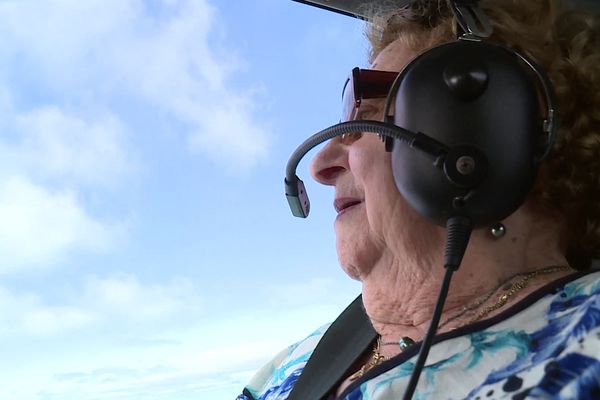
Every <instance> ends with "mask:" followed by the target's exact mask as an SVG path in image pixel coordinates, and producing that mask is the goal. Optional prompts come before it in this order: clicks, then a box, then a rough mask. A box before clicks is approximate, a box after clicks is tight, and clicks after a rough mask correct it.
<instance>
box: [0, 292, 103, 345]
mask: <svg viewBox="0 0 600 400" xmlns="http://www.w3.org/2000/svg"><path fill="white" fill-rule="evenodd" d="M94 319H95V317H94V315H93V314H92V313H90V312H86V311H85V310H82V309H81V308H79V307H77V306H65V305H62V306H53V305H48V304H44V303H43V301H42V299H40V298H39V296H38V295H37V294H34V293H14V292H11V291H9V290H8V289H5V288H2V287H0V335H1V336H10V335H15V334H16V335H26V336H33V337H36V336H49V335H57V334H61V333H64V332H66V331H72V330H74V329H78V328H81V327H83V326H86V325H88V324H89V323H91V322H93V321H94Z"/></svg>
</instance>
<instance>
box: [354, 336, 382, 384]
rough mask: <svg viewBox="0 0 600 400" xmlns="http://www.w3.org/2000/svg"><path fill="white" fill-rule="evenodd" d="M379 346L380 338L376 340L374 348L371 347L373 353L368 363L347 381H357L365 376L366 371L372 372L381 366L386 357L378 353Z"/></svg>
mask: <svg viewBox="0 0 600 400" xmlns="http://www.w3.org/2000/svg"><path fill="white" fill-rule="evenodd" d="M380 346H381V336H379V337H378V338H377V344H376V345H375V347H373V353H372V354H371V358H370V359H369V362H367V363H366V364H364V365H363V366H362V367H360V369H359V370H358V371H356V372H355V373H353V374H352V375H350V376H349V377H348V379H350V381H355V380H357V379H358V378H360V377H362V376H363V375H364V374H366V373H367V371H370V370H372V369H373V368H375V367H376V366H378V365H379V364H381V363H382V362H384V361H385V360H386V357H385V356H384V355H382V354H381V353H380V352H379V348H380Z"/></svg>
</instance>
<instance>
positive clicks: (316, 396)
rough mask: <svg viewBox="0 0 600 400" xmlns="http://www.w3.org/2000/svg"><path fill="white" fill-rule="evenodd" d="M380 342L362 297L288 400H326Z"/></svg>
mask: <svg viewBox="0 0 600 400" xmlns="http://www.w3.org/2000/svg"><path fill="white" fill-rule="evenodd" d="M376 338H377V333H376V332H375V330H374V329H373V326H372V325H371V321H370V320H369V318H368V317H367V314H366V313H365V310H364V306H363V302H362V296H358V297H357V298H356V299H355V300H354V301H353V302H352V303H351V304H350V305H349V306H348V307H347V308H346V309H345V310H344V311H343V312H342V313H341V314H340V316H339V317H337V319H336V320H335V321H334V322H333V323H332V324H331V326H330V327H329V328H328V329H327V331H326V332H325V334H324V335H323V337H322V338H321V340H320V341H319V343H318V344H317V347H316V348H315V350H314V352H313V353H312V355H311V356H310V358H309V359H308V362H307V363H306V366H305V367H304V369H303V370H302V374H301V375H300V377H299V378H298V380H297V381H296V384H295V385H294V389H293V390H292V392H291V393H290V395H289V397H288V400H324V399H326V396H327V394H328V393H329V392H330V391H331V389H333V388H334V387H335V386H336V385H338V384H339V382H340V381H341V379H342V378H343V377H344V376H345V375H346V374H347V372H348V369H349V368H350V367H351V366H352V365H353V364H354V363H355V362H356V361H357V360H358V358H359V357H360V356H361V355H362V354H363V353H364V351H365V350H366V349H367V348H368V347H369V345H370V344H371V343H373V341H374V340H375V339H376Z"/></svg>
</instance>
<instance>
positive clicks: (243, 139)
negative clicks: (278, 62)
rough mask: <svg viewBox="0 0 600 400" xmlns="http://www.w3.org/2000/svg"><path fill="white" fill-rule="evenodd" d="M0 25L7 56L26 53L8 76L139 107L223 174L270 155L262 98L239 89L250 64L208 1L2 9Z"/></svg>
mask: <svg viewBox="0 0 600 400" xmlns="http://www.w3.org/2000/svg"><path fill="white" fill-rule="evenodd" d="M156 9H160V13H159V12H157V10H156ZM158 14H160V18H158V17H157V15H158ZM23 21H27V23H23ZM0 25H1V26H3V35H2V37H1V38H0V57H2V58H8V59H9V60H10V59H11V57H14V56H15V55H16V54H19V58H18V59H19V63H18V64H16V63H13V64H12V67H9V68H20V69H23V70H25V71H28V70H34V72H35V74H36V76H37V77H39V78H38V79H37V80H36V83H38V84H40V85H42V86H43V88H44V89H46V90H49V91H52V92H53V94H54V95H57V94H58V95H60V96H64V97H67V98H71V99H74V100H75V101H77V100H81V99H83V100H84V101H92V102H93V101H95V102H99V101H103V100H106V101H112V100H114V98H118V97H121V96H128V98H131V99H136V101H141V102H142V103H145V104H146V105H147V106H149V109H148V113H156V112H158V113H161V114H163V115H164V116H165V117H166V118H174V119H175V120H176V121H178V123H179V124H180V126H182V127H184V129H185V131H186V136H187V138H188V142H189V143H190V145H191V146H190V148H191V149H192V150H194V151H199V152H201V153H202V154H204V155H206V156H207V157H209V158H211V159H213V160H216V161H217V162H219V163H222V164H224V165H231V164H233V165H241V166H244V167H249V166H252V165H254V164H255V163H257V162H259V161H260V160H261V159H263V158H264V157H265V156H266V154H267V151H268V148H269V143H270V139H269V138H270V135H269V133H268V132H267V129H266V127H265V124H264V123H261V122H259V121H258V119H257V117H256V115H255V113H256V112H257V111H260V110H259V109H258V108H257V104H260V103H261V102H260V101H258V99H259V92H257V91H256V88H248V89H247V90H240V89H239V88H236V87H234V85H233V83H232V77H233V73H234V72H239V71H240V70H241V69H242V68H243V67H244V66H243V62H242V61H240V60H239V58H238V57H237V56H236V55H235V54H234V51H232V50H229V49H224V48H223V47H222V40H221V38H222V35H221V32H220V31H219V30H220V29H222V28H221V27H220V26H219V22H218V15H217V13H216V11H215V9H214V8H213V7H211V6H210V5H209V4H208V2H207V1H204V0H173V1H162V2H143V1H141V0H123V1H112V2H110V6H107V3H106V1H104V0H86V1H59V0H47V1H43V2H33V1H30V2H3V3H0ZM6 83H7V84H9V83H10V82H6ZM90 94H91V95H92V96H91V99H92V100H90Z"/></svg>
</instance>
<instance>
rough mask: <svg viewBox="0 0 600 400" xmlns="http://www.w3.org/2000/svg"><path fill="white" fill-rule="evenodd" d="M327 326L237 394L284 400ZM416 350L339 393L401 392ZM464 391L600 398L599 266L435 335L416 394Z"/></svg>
mask: <svg viewBox="0 0 600 400" xmlns="http://www.w3.org/2000/svg"><path fill="white" fill-rule="evenodd" d="M324 332H325V328H321V329H319V330H318V331H316V332H315V333H314V334H312V335H311V336H309V337H308V338H307V339H306V340H304V341H302V342H300V343H299V344H296V345H294V346H292V347H290V348H289V349H287V350H286V351H285V352H283V353H281V354H280V355H279V356H278V357H277V358H276V359H275V360H274V362H273V363H271V364H269V365H270V366H268V367H267V368H263V369H262V370H261V372H259V373H258V374H257V376H256V377H255V378H254V379H253V380H252V382H251V383H250V384H249V385H248V386H247V387H246V390H245V393H246V394H242V395H240V396H239V397H238V400H285V399H286V398H287V397H288V395H289V393H290V392H291V390H292V388H293V386H294V384H295V382H296V380H297V379H298V376H300V374H301V372H302V368H304V365H305V364H306V361H307V360H308V358H309V356H310V354H311V353H312V351H313V350H314V347H315V346H316V344H317V343H318V341H319V339H320V337H321V336H322V335H323V333H324ZM415 358H416V356H415V357H413V358H410V359H408V360H403V362H402V361H398V362H397V363H394V362H392V361H393V360H390V362H387V363H385V364H384V365H381V366H380V367H379V370H380V373H379V374H378V375H377V376H375V377H370V378H366V379H363V380H362V381H357V382H358V383H357V385H355V386H354V387H353V389H351V390H350V391H349V392H347V393H346V394H345V395H344V397H343V398H342V400H384V399H385V400H387V399H399V398H402V395H403V393H404V388H405V387H406V385H407V383H408V379H409V378H410V374H411V372H412V367H413V362H414V360H415ZM465 398H467V399H474V400H483V399H513V400H520V399H528V398H531V399H600V272H594V273H590V274H587V275H585V276H583V277H580V278H578V279H576V280H573V281H571V282H569V283H567V284H565V285H564V286H562V287H558V288H554V289H553V290H552V292H551V293H546V294H542V295H539V296H538V298H537V300H536V301H535V302H533V303H532V304H531V305H530V306H529V307H527V308H525V309H523V310H521V311H518V312H513V313H508V315H507V316H506V318H504V319H502V320H501V321H499V322H496V323H494V324H493V325H491V326H488V327H486V328H485V329H481V330H478V331H471V332H469V333H466V334H463V335H461V336H454V337H453V336H452V335H450V336H449V337H448V338H447V339H445V340H443V341H441V342H438V343H436V344H435V345H434V346H433V347H432V348H431V351H430V355H429V358H428V360H427V364H426V366H425V368H424V370H423V373H422V375H421V379H420V381H419V385H418V387H417V391H416V392H415V396H414V399H419V400H425V399H436V400H437V399H465ZM307 400H312V399H307Z"/></svg>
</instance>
